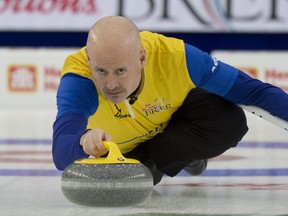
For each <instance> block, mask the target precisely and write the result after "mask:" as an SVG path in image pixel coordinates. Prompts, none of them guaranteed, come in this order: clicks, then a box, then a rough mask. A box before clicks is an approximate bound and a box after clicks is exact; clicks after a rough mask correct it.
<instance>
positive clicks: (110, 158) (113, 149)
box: [75, 141, 140, 164]
mask: <svg viewBox="0 0 288 216" xmlns="http://www.w3.org/2000/svg"><path fill="white" fill-rule="evenodd" d="M102 143H103V145H104V147H105V148H106V149H107V150H108V151H109V152H108V155H107V157H100V158H85V159H80V160H77V161H75V163H78V164H139V163H140V161H138V160H135V159H131V158H126V157H124V156H123V155H122V153H121V151H120V149H119V147H118V145H117V144H116V143H114V142H108V141H103V142H102Z"/></svg>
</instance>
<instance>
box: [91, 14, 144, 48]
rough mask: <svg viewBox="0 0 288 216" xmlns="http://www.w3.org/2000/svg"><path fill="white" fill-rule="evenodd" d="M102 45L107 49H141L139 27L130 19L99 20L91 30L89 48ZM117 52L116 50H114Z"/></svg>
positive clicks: (110, 17)
mask: <svg viewBox="0 0 288 216" xmlns="http://www.w3.org/2000/svg"><path fill="white" fill-rule="evenodd" d="M100 45H103V46H105V49H109V48H114V49H115V48H116V47H117V48H119V46H121V45H123V46H129V45H130V46H132V47H135V48H138V49H140V47H141V40H140V36H139V31H138V28H137V26H136V25H135V24H134V23H133V22H132V21H130V20H129V19H127V18H125V17H121V16H108V17H104V18H102V19H100V20H98V21H97V22H96V23H95V24H94V25H93V26H92V27H91V29H90V31H89V34H88V38H87V47H88V49H89V48H90V47H94V46H97V48H98V49H99V48H100ZM114 51H115V50H114Z"/></svg>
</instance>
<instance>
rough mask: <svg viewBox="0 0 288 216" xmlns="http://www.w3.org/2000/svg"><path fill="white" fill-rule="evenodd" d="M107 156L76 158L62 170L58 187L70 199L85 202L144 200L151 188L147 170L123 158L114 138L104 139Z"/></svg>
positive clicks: (125, 203) (124, 203)
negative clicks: (108, 140)
mask: <svg viewBox="0 0 288 216" xmlns="http://www.w3.org/2000/svg"><path fill="white" fill-rule="evenodd" d="M103 145H104V146H105V147H106V148H107V150H108V151H109V153H108V155H107V157H106V158H86V159H80V160H76V161H75V162H74V163H73V164H70V165H69V166H68V167H66V169H65V170H64V171H63V173H62V177H61V189H62V192H63V194H64V196H65V197H66V198H67V199H68V200H69V201H71V202H73V203H75V204H79V205H85V206H96V207H120V206H131V205H136V204H140V203H143V202H144V201H146V200H147V199H148V198H149V197H150V195H151V193H152V190H153V177H152V174H151V172H150V170H149V169H148V168H147V167H146V166H145V165H143V164H141V163H140V162H139V161H138V160H134V159H130V158H125V157H124V156H123V155H122V154H121V152H120V150H119V148H118V146H117V145H116V144H115V143H113V142H107V141H103Z"/></svg>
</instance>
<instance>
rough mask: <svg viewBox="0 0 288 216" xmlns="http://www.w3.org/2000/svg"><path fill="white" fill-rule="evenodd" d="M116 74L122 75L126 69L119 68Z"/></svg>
mask: <svg viewBox="0 0 288 216" xmlns="http://www.w3.org/2000/svg"><path fill="white" fill-rule="evenodd" d="M117 72H118V74H123V73H125V72H126V69H124V68H120V69H118V70H117Z"/></svg>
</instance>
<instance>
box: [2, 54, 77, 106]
mask: <svg viewBox="0 0 288 216" xmlns="http://www.w3.org/2000/svg"><path fill="white" fill-rule="evenodd" d="M74 51H75V50H73V49H68V48H67V49H52V48H51V49H42V48H30V49H28V48H26V49H9V48H0V61H1V64H0V71H1V79H0V96H1V103H0V108H11V107H15V108H28V107H30V108H37V107H42V108H43V107H51V108H52V107H53V108H54V107H55V106H56V91H57V88H58V85H59V81H60V72H61V67H62V65H63V63H64V60H65V58H66V56H67V55H68V54H70V53H72V52H74Z"/></svg>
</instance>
